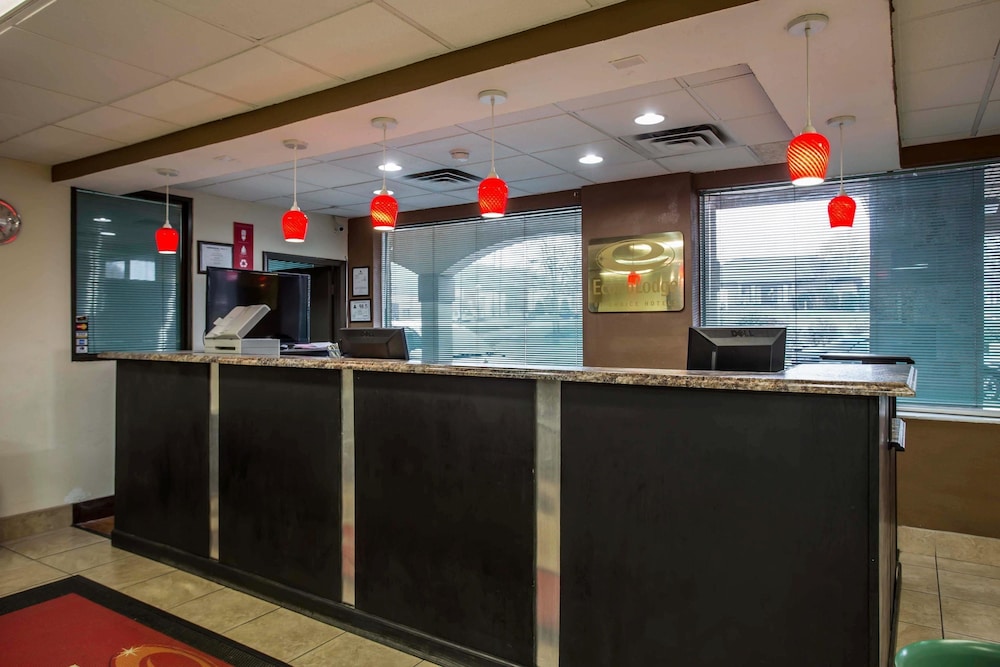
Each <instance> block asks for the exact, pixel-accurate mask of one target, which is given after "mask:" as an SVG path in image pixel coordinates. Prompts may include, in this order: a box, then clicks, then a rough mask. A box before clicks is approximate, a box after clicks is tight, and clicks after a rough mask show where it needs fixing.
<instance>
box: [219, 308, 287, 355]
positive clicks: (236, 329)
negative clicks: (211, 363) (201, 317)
mask: <svg viewBox="0 0 1000 667" xmlns="http://www.w3.org/2000/svg"><path fill="white" fill-rule="evenodd" d="M270 310H271V309H270V308H269V307H268V306H266V305H264V304H257V305H254V306H236V307H235V308H233V309H232V310H231V311H229V314H228V315H226V316H225V317H220V318H219V319H217V320H215V322H213V325H214V326H213V327H212V330H211V331H209V332H208V333H206V334H205V352H206V353H208V354H258V355H269V356H278V355H280V354H281V341H279V340H278V339H277V338H244V336H246V335H247V334H248V333H250V330H251V329H253V327H254V325H255V324H257V323H258V322H260V321H261V320H262V319H263V318H264V316H265V315H267V314H268V312H270Z"/></svg>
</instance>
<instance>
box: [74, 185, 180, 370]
mask: <svg viewBox="0 0 1000 667" xmlns="http://www.w3.org/2000/svg"><path fill="white" fill-rule="evenodd" d="M73 196H74V207H73V210H74V212H75V219H74V235H75V309H76V310H75V313H74V315H75V316H76V317H77V318H80V317H86V324H87V334H88V336H87V338H86V340H87V353H89V354H94V353H97V352H108V351H146V350H178V349H180V345H181V338H182V337H181V328H182V327H183V321H182V313H181V307H180V294H181V290H180V286H179V285H178V274H179V273H180V265H181V255H180V253H178V254H176V255H161V254H159V253H158V252H157V251H156V243H155V241H154V238H155V234H156V230H157V229H159V228H160V227H161V226H162V225H163V219H164V209H165V207H164V204H163V203H162V202H160V203H157V202H155V201H146V200H144V199H136V198H131V197H117V196H114V195H108V194H103V193H100V192H90V191H87V190H74V194H73ZM170 209H171V212H170V220H171V224H172V225H173V227H174V228H175V229H177V230H178V231H179V232H180V233H181V234H182V236H181V240H180V246H179V247H180V248H181V249H183V248H184V247H185V239H184V237H183V229H184V225H182V224H181V207H180V206H179V205H175V204H171V205H170ZM75 340H80V339H79V338H77V339H75ZM75 349H76V350H77V351H78V352H82V350H80V347H79V346H76V347H75Z"/></svg>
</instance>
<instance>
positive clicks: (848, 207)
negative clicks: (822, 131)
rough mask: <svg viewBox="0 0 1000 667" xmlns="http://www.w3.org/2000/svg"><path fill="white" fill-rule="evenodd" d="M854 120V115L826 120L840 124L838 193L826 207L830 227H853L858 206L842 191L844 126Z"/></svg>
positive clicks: (833, 123) (829, 123)
mask: <svg viewBox="0 0 1000 667" xmlns="http://www.w3.org/2000/svg"><path fill="white" fill-rule="evenodd" d="M854 121H855V118H854V116H836V117H834V118H831V119H830V120H828V121H826V124H827V125H839V126H840V194H838V195H837V196H836V197H834V198H833V199H831V200H830V203H829V204H828V205H827V207H826V210H827V213H829V214H830V226H831V227H853V226H854V212H855V211H856V210H857V208H858V205H857V204H856V203H855V202H854V200H853V199H851V198H850V197H848V196H847V193H846V192H844V126H845V125H851V124H853V123H854Z"/></svg>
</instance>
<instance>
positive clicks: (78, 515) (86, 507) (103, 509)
mask: <svg viewBox="0 0 1000 667" xmlns="http://www.w3.org/2000/svg"><path fill="white" fill-rule="evenodd" d="M114 515H115V497H114V496H104V497H103V498H93V499H91V500H82V501H80V502H78V503H73V525H76V524H78V523H83V522H85V521H94V520H95V519H105V518H107V517H109V516H114Z"/></svg>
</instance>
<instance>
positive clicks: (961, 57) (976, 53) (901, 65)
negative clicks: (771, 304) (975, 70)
mask: <svg viewBox="0 0 1000 667" xmlns="http://www.w3.org/2000/svg"><path fill="white" fill-rule="evenodd" d="M997 26H1000V2H986V3H978V4H976V5H971V6H968V7H963V8H962V9H958V10H955V11H950V12H946V13H942V14H933V15H931V16H928V17H925V18H921V19H917V20H915V21H908V22H905V23H902V24H901V25H900V26H899V27H898V30H897V31H896V44H897V48H896V63H897V71H898V72H902V73H910V72H919V71H921V70H925V69H934V68H937V67H947V66H948V65H957V64H959V63H966V62H972V61H974V60H989V59H991V58H993V55H994V53H995V52H996V49H997V37H998V35H997Z"/></svg>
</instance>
